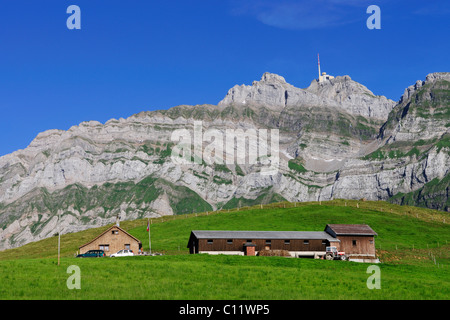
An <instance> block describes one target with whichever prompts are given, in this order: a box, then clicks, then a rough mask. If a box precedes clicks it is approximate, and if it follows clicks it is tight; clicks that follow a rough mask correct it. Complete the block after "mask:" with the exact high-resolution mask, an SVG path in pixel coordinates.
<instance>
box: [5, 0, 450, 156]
mask: <svg viewBox="0 0 450 320" xmlns="http://www.w3.org/2000/svg"><path fill="white" fill-rule="evenodd" d="M72 4H75V5H78V6H79V7H80V9H81V30H69V29H67V27H66V20H67V18H68V17H69V14H67V13H66V9H67V7H68V6H69V5H72ZM371 4H376V5H378V6H379V7H380V8H381V29H380V30H369V29H368V28H367V27H366V20H367V18H368V17H369V14H367V13H366V9H367V7H368V6H369V5H371ZM0 44H1V49H0V114H1V117H0V135H1V140H0V155H4V154H7V153H11V152H13V151H15V150H17V149H23V148H26V147H27V146H28V144H29V143H30V142H31V141H32V140H33V139H34V137H35V136H36V135H37V134H38V133H39V132H42V131H45V130H48V129H63V130H67V129H69V128H70V127H71V126H73V125H77V124H79V123H80V122H82V121H89V120H97V121H100V122H102V123H104V122H106V121H107V120H109V119H111V118H116V119H118V118H120V117H123V118H126V117H129V116H130V115H132V114H135V113H138V112H140V111H147V110H157V109H168V108H170V107H173V106H176V105H180V104H191V105H195V104H203V103H210V104H217V103H218V102H219V101H220V100H221V99H222V98H223V97H224V96H225V94H226V93H227V91H228V89H229V88H231V87H232V86H234V85H235V84H239V85H240V84H251V83H252V81H254V80H259V79H260V78H261V75H262V74H263V73H264V72H266V71H268V72H273V73H277V74H280V75H282V76H284V77H285V79H286V80H287V81H288V82H289V83H291V84H293V85H295V86H297V87H300V88H305V87H307V86H309V84H310V82H311V81H312V80H313V79H314V78H316V77H317V53H320V57H321V66H322V71H326V72H327V73H329V74H332V75H350V76H351V77H352V79H354V80H355V81H358V82H360V83H362V84H364V85H365V86H367V87H368V88H369V89H370V90H372V91H373V92H374V93H375V94H377V95H385V96H387V97H388V98H391V99H393V100H398V99H399V97H400V95H401V94H402V93H403V91H404V89H405V87H407V86H409V85H411V84H413V83H414V82H415V81H416V80H419V79H425V77H426V75H427V74H428V73H431V72H438V71H447V72H448V71H450V59H449V55H450V1H448V0H434V1H433V0H431V1H417V0H408V1H406V0H397V1H396V0H390V1H387V0H380V1H377V0H373V1H365V0H313V1H304V0H297V1H292V0H284V1H274V0H272V1H268V0H204V1H196V0H192V1H186V0H184V1H177V0H170V1H152V0H145V1H144V0H134V1H123V0H122V1H114V0H112V1H100V0H89V1H85V0H71V1H64V0H46V1H35V0H28V1H24V0H15V1H5V0H2V1H1V3H0Z"/></svg>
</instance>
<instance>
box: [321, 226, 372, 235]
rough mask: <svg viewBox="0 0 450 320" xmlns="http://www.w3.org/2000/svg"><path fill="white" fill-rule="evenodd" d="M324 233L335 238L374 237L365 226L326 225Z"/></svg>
mask: <svg viewBox="0 0 450 320" xmlns="http://www.w3.org/2000/svg"><path fill="white" fill-rule="evenodd" d="M325 231H327V232H329V233H330V234H331V235H333V236H334V235H336V236H345V235H347V236H350V235H352V236H376V235H378V234H377V233H376V232H375V231H373V230H372V228H371V227H369V226H368V225H367V224H327V226H326V228H325Z"/></svg>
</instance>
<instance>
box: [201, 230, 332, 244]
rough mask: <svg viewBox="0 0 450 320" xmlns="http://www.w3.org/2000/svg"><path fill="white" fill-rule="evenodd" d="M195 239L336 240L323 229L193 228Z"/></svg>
mask: <svg viewBox="0 0 450 320" xmlns="http://www.w3.org/2000/svg"><path fill="white" fill-rule="evenodd" d="M192 234H193V235H194V236H195V237H196V238H197V239H272V240H275V239H286V240H294V239H309V240H314V239H319V240H320V239H321V240H329V241H337V240H336V238H334V237H332V236H331V235H330V234H328V233H326V232H325V231H217V230H193V231H192Z"/></svg>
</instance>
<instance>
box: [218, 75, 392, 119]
mask: <svg viewBox="0 0 450 320" xmlns="http://www.w3.org/2000/svg"><path fill="white" fill-rule="evenodd" d="M230 104H234V105H241V106H242V105H256V106H266V107H268V108H270V109H273V110H278V111H281V110H283V109H284V108H286V107H300V106H314V107H336V108H340V109H342V110H343V111H345V112H347V113H349V114H352V115H361V116H363V117H368V118H376V119H384V120H385V119H386V118H387V116H388V114H389V112H390V111H391V110H392V108H393V107H394V106H395V102H394V101H392V100H389V99H387V98H386V97H383V96H375V95H374V94H373V93H372V92H371V91H370V90H369V89H367V88H366V87H365V86H363V85H362V84H360V83H357V82H355V81H353V80H352V79H351V78H350V77H349V76H343V77H336V78H334V79H331V80H328V81H324V82H321V83H319V82H318V81H317V80H313V81H312V82H311V85H310V86H309V87H308V88H306V89H300V88H296V87H294V86H292V85H290V84H288V83H287V82H286V81H285V79H284V78H283V77H281V76H279V75H275V74H271V73H265V74H263V76H262V78H261V81H254V82H253V84H252V85H251V86H246V85H241V86H234V87H233V88H231V89H230V90H229V91H228V94H227V95H226V97H225V98H224V99H223V100H222V101H221V102H219V106H226V105H230Z"/></svg>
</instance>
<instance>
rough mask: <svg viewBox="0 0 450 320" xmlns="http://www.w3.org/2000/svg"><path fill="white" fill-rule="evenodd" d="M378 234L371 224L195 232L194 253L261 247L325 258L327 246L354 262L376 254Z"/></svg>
mask: <svg viewBox="0 0 450 320" xmlns="http://www.w3.org/2000/svg"><path fill="white" fill-rule="evenodd" d="M376 235H377V233H376V232H375V231H373V230H372V229H371V228H370V227H369V226H368V225H349V224H329V225H327V226H326V228H325V230H324V231H206V230H194V231H191V235H190V237H189V242H188V246H187V247H188V248H189V252H190V253H191V254H194V253H209V254H235V255H256V254H258V252H259V251H261V250H286V251H288V252H289V254H290V255H291V256H292V257H308V256H309V257H315V258H319V257H324V256H325V254H326V250H327V247H335V248H336V249H337V251H341V252H342V251H343V252H345V255H346V256H347V257H348V258H349V259H350V260H354V261H368V262H369V261H370V260H374V259H375V258H376V257H375V240H374V236H376Z"/></svg>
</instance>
